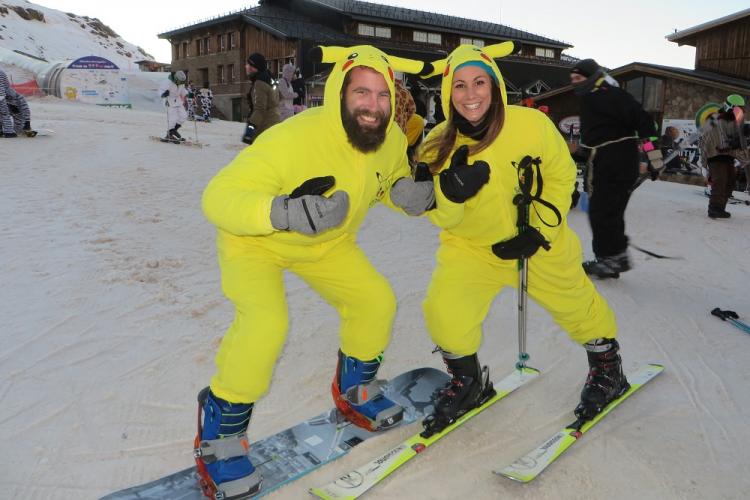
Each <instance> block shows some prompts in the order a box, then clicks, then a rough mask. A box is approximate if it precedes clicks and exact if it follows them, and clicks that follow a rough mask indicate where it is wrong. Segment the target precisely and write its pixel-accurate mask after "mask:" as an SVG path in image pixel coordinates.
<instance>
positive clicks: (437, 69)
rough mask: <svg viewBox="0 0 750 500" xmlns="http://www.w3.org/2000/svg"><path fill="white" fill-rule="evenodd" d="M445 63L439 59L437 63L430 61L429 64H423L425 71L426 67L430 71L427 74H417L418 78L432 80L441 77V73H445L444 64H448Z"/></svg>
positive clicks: (445, 60) (445, 61)
mask: <svg viewBox="0 0 750 500" xmlns="http://www.w3.org/2000/svg"><path fill="white" fill-rule="evenodd" d="M447 61H448V60H447V59H439V60H437V61H432V62H431V63H425V69H428V68H427V66H429V69H430V70H431V71H430V72H429V73H427V72H424V73H419V76H421V77H422V78H432V77H433V76H436V75H442V74H443V71H445V66H446V64H448V62H447Z"/></svg>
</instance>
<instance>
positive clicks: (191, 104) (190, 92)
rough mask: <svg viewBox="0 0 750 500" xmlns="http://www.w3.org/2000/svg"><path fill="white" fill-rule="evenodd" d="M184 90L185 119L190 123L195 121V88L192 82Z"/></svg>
mask: <svg viewBox="0 0 750 500" xmlns="http://www.w3.org/2000/svg"><path fill="white" fill-rule="evenodd" d="M185 90H186V91H187V97H186V99H185V102H186V103H187V119H188V120H191V121H192V120H195V86H194V85H193V82H192V81H190V82H188V84H187V86H186V87H185Z"/></svg>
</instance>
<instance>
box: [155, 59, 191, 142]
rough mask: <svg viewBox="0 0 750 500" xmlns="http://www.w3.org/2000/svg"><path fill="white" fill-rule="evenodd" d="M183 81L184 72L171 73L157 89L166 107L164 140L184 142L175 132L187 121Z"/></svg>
mask: <svg viewBox="0 0 750 500" xmlns="http://www.w3.org/2000/svg"><path fill="white" fill-rule="evenodd" d="M185 80H186V77H185V72H184V71H176V72H175V71H173V72H171V73H169V76H168V77H167V80H166V81H165V82H163V83H162V84H161V86H160V87H159V96H160V97H161V98H162V99H164V105H165V106H166V107H167V135H166V137H165V138H166V139H169V140H172V141H184V140H185V139H183V137H182V136H181V135H180V133H179V132H178V131H177V130H178V129H179V128H180V127H181V126H182V124H183V123H185V120H187V111H186V110H185V99H186V98H187V90H185Z"/></svg>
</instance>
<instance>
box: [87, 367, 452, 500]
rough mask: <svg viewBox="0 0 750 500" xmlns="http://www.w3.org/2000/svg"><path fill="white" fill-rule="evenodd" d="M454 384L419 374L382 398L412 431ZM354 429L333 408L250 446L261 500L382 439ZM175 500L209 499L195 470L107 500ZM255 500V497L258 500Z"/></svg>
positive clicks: (434, 373) (428, 372)
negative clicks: (394, 407) (259, 478)
mask: <svg viewBox="0 0 750 500" xmlns="http://www.w3.org/2000/svg"><path fill="white" fill-rule="evenodd" d="M449 380H450V377H449V376H448V374H447V373H445V372H444V371H441V370H437V369H435V368H418V369H415V370H410V371H408V372H405V373H402V374H401V375H398V376H396V377H394V378H392V379H391V380H390V381H389V382H388V383H387V384H386V385H385V386H383V392H384V393H385V395H386V396H387V397H389V398H390V399H392V400H394V401H396V402H397V403H399V404H400V405H401V406H403V407H404V409H405V415H404V420H403V422H402V423H401V424H399V425H408V424H410V423H413V422H416V421H417V420H420V419H421V418H423V417H424V416H425V415H426V414H428V413H431V412H432V411H433V403H432V395H433V393H434V392H435V391H436V390H438V389H439V388H441V387H443V386H445V384H446V383H448V381H449ZM381 434H382V433H380V432H369V431H366V430H365V429H362V428H360V427H357V426H355V425H351V424H350V423H349V422H348V421H346V420H344V418H343V417H342V416H341V414H340V413H339V412H338V411H337V410H336V409H335V408H332V409H330V410H329V411H326V412H325V413H322V414H320V415H317V416H315V417H313V418H309V419H307V420H305V421H303V422H300V423H298V424H296V425H294V426H293V427H290V428H288V429H284V430H282V431H280V432H277V433H276V434H274V435H271V436H267V437H265V438H262V439H260V440H259V441H256V442H253V443H250V449H249V451H248V455H249V457H250V460H251V461H252V463H253V464H254V465H255V466H256V468H257V469H258V470H259V471H260V472H261V474H262V475H263V486H262V488H261V491H260V492H259V493H258V494H257V495H256V497H262V496H264V495H266V494H268V493H270V492H272V491H275V490H277V489H279V488H282V487H284V486H285V485H286V484H289V483H291V482H292V481H295V480H297V479H299V478H300V477H302V476H304V475H305V474H309V473H310V472H312V471H313V470H315V469H317V468H318V467H322V466H323V465H325V464H327V463H329V462H332V461H333V460H336V459H338V458H340V457H342V456H344V455H346V454H347V453H349V452H350V451H351V449H352V448H354V447H355V446H357V445H358V444H360V443H362V442H364V441H366V440H368V439H375V438H377V437H379V436H380V435H381ZM143 498H170V499H180V500H201V499H205V497H204V496H203V492H202V491H201V487H200V486H199V480H198V477H197V473H196V468H195V466H193V467H189V468H187V469H183V470H181V471H178V472H174V473H172V474H170V475H168V476H164V477H162V478H159V479H156V480H154V481H151V482H149V483H146V484H142V485H139V486H131V487H129V488H126V489H124V490H121V491H117V492H114V493H111V494H109V495H106V496H105V497H103V498H102V500H137V499H143ZM254 498H255V497H254Z"/></svg>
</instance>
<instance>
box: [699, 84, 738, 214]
mask: <svg viewBox="0 0 750 500" xmlns="http://www.w3.org/2000/svg"><path fill="white" fill-rule="evenodd" d="M730 97H734V98H736V99H737V102H738V103H741V104H737V105H735V104H733V103H731V102H729V101H730ZM743 105H744V99H742V98H741V97H740V96H737V95H733V96H729V97H728V98H727V101H726V102H724V104H723V105H722V108H721V109H720V110H719V111H718V112H716V113H713V114H712V115H711V116H710V117H709V118H708V119H707V120H706V122H705V123H704V124H703V125H702V126H701V129H700V133H701V135H700V139H699V140H698V147H699V149H700V154H701V158H704V161H705V162H706V165H707V166H708V173H709V178H710V179H711V194H710V196H709V199H708V217H709V218H711V219H728V218H729V217H731V215H732V214H730V213H729V212H727V210H726V206H727V202H728V201H729V198H730V197H731V196H732V191H733V190H734V188H735V187H736V186H735V184H736V176H737V171H736V169H735V166H734V162H735V159H737V160H739V161H740V162H742V161H743V160H747V156H746V155H747V154H748V152H747V150H743V148H742V147H741V138H740V134H742V133H743V132H744V133H745V134H746V135H747V137H748V139H750V132H746V131H745V129H746V128H747V127H749V126H748V125H744V126H743V127H742V128H739V127H738V126H737V125H736V123H735V113H734V108H735V107H739V108H741V107H742V106H743ZM746 140H747V139H746Z"/></svg>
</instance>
